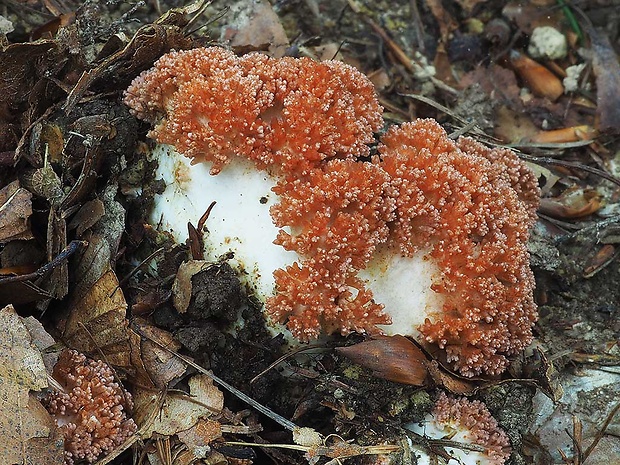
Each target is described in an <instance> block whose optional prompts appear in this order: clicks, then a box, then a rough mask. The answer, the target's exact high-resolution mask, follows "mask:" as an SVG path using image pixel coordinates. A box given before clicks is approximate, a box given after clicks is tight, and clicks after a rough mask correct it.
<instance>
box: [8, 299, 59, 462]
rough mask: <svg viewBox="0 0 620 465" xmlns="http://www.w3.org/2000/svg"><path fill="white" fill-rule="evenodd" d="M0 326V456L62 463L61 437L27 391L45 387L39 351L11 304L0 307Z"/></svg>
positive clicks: (43, 369) (47, 415)
mask: <svg viewBox="0 0 620 465" xmlns="http://www.w3.org/2000/svg"><path fill="white" fill-rule="evenodd" d="M0 327H2V328H3V329H4V330H3V331H2V336H1V337H0V431H2V441H1V442H0V457H2V460H3V463H7V464H8V463H49V464H62V463H63V461H64V456H63V454H64V452H63V441H62V437H61V436H60V435H59V434H58V430H57V428H56V426H55V425H54V422H53V420H52V419H51V417H50V415H49V414H48V413H47V411H46V410H45V409H44V408H43V406H42V405H41V404H40V402H39V401H38V400H37V399H36V398H35V397H34V396H33V395H31V394H30V391H38V390H41V389H43V388H45V387H47V373H46V371H45V365H44V364H43V360H42V358H41V354H40V352H39V351H38V350H37V349H36V348H35V347H34V346H33V344H32V339H31V336H30V334H29V332H28V330H27V329H26V326H25V325H24V324H23V322H22V320H21V318H20V317H19V316H18V315H17V313H15V310H14V309H13V307H12V306H10V305H9V306H7V307H5V308H3V309H2V310H0Z"/></svg>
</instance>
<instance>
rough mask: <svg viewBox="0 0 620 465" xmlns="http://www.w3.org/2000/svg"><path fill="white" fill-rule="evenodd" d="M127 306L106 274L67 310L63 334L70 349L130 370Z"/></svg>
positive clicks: (115, 282) (112, 276) (109, 272)
mask: <svg viewBox="0 0 620 465" xmlns="http://www.w3.org/2000/svg"><path fill="white" fill-rule="evenodd" d="M126 311H127V302H126V301H125V296H124V295H123V291H122V290H121V288H120V287H119V285H118V279H117V278H116V274H115V273H114V271H113V270H112V269H111V268H109V267H108V270H107V271H106V272H105V273H104V274H103V276H101V278H99V280H97V282H95V283H94V284H93V285H92V287H90V289H88V290H87V291H86V293H85V294H84V295H83V296H81V298H79V299H77V300H76V301H74V303H72V304H71V305H70V306H69V317H68V319H67V322H66V324H65V329H64V332H63V338H64V341H65V342H66V343H67V345H69V346H70V347H72V348H74V349H76V350H79V351H80V352H84V353H86V354H98V353H99V352H98V351H99V350H101V352H102V353H103V355H105V359H106V361H107V362H108V363H110V364H111V365H114V366H117V367H120V368H124V369H126V370H130V368H131V362H130V345H129V331H128V328H127V327H128V322H127V319H126V317H125V316H126Z"/></svg>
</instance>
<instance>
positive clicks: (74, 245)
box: [0, 241, 88, 285]
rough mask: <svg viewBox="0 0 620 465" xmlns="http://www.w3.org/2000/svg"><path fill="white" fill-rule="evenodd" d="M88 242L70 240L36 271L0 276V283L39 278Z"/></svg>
mask: <svg viewBox="0 0 620 465" xmlns="http://www.w3.org/2000/svg"><path fill="white" fill-rule="evenodd" d="M87 245H88V242H86V241H71V242H70V243H69V245H68V246H67V247H65V248H64V249H63V251H62V252H60V253H59V254H58V255H56V257H54V259H53V260H51V261H50V262H48V263H46V264H45V265H43V266H42V267H41V268H39V269H38V270H37V271H34V272H32V273H28V274H20V275H18V276H7V277H5V278H0V285H3V284H9V283H17V282H22V281H30V280H33V279H37V278H40V277H42V276H44V275H45V274H47V273H48V272H49V271H51V270H53V269H54V268H56V267H57V266H58V265H60V264H61V262H63V261H64V260H67V259H68V258H69V257H70V256H71V255H73V254H74V253H75V252H77V251H78V250H79V249H80V248H82V247H86V246H87Z"/></svg>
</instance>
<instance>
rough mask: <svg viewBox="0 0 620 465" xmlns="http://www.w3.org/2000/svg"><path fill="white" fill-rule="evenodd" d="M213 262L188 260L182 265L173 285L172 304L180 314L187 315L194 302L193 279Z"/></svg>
mask: <svg viewBox="0 0 620 465" xmlns="http://www.w3.org/2000/svg"><path fill="white" fill-rule="evenodd" d="M210 263H211V262H207V261H205V260H188V261H186V262H183V263H181V266H179V271H178V272H177V275H176V277H175V279H174V284H173V285H172V303H173V304H174V308H176V309H177V312H179V313H185V312H186V311H187V307H189V303H190V301H191V300H192V277H193V276H194V275H195V274H196V273H199V272H200V271H202V270H204V269H205V268H206V267H208V266H209V264H210Z"/></svg>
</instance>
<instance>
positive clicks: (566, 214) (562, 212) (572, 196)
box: [540, 188, 602, 218]
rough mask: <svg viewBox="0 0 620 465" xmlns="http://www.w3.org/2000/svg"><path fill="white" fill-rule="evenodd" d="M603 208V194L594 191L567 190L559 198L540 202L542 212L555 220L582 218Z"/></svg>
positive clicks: (549, 198)
mask: <svg viewBox="0 0 620 465" xmlns="http://www.w3.org/2000/svg"><path fill="white" fill-rule="evenodd" d="M601 206H602V197H601V194H600V193H599V192H597V191H596V190H594V189H582V188H572V189H567V190H565V191H564V192H562V194H561V195H560V196H558V197H546V198H544V199H541V200H540V212H541V213H544V214H545V215H549V216H552V217H554V218H581V217H583V216H588V215H591V214H593V213H596V212H597V211H598V210H599V209H600V208H601Z"/></svg>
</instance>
